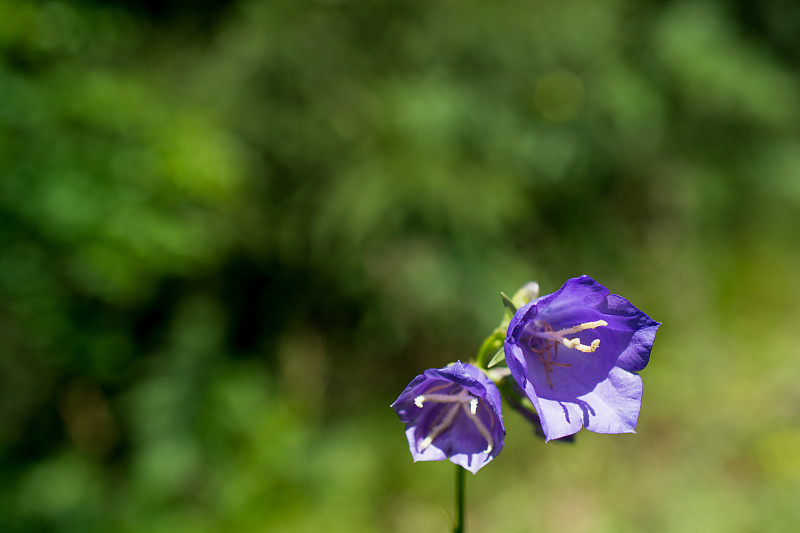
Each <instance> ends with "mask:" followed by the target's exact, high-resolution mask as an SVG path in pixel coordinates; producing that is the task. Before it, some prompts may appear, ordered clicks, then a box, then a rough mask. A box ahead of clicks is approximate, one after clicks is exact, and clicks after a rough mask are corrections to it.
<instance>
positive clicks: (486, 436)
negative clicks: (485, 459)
mask: <svg viewBox="0 0 800 533" xmlns="http://www.w3.org/2000/svg"><path fill="white" fill-rule="evenodd" d="M464 412H465V413H466V414H467V416H468V417H469V419H470V420H472V423H473V424H475V427H476V428H477V429H478V433H480V434H481V437H483V439H484V440H485V441H486V444H487V445H488V448H487V449H488V450H489V451H491V449H492V434H491V432H489V430H488V429H487V428H486V425H485V424H484V423H483V420H481V419H480V418H479V417H478V415H477V414H475V413H474V412H467V406H466V405H464ZM485 453H489V452H485Z"/></svg>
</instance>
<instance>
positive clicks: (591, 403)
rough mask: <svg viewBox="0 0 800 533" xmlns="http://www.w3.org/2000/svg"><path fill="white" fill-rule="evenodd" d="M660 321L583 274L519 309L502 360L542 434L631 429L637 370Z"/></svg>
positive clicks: (638, 395) (637, 399)
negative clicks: (520, 390)
mask: <svg viewBox="0 0 800 533" xmlns="http://www.w3.org/2000/svg"><path fill="white" fill-rule="evenodd" d="M659 325H660V324H659V323H658V322H656V321H654V320H653V319H651V318H650V317H649V316H647V315H646V314H644V313H642V312H641V311H639V310H638V309H637V308H636V307H634V306H633V305H631V303H630V302H628V301H627V300H626V299H624V298H622V297H621V296H617V295H615V294H609V291H608V289H606V288H605V287H603V286H602V285H600V284H599V283H597V282H596V281H594V280H593V279H592V278H590V277H589V276H581V277H579V278H573V279H570V280H568V281H567V282H566V283H565V284H564V286H563V287H561V289H559V290H558V291H557V292H554V293H552V294H548V295H545V296H541V297H539V298H537V299H535V300H533V301H532V302H530V303H528V304H526V305H524V306H522V307H520V308H519V309H518V310H517V312H516V313H515V314H514V317H513V318H512V319H511V323H510V324H509V326H508V332H507V334H506V340H505V345H504V348H505V359H506V363H507V364H508V368H509V370H510V371H511V375H512V376H513V377H514V379H515V381H516V382H517V384H518V385H519V386H520V387H521V388H522V389H523V390H524V391H525V395H526V396H527V397H528V399H529V400H530V401H531V403H532V404H533V407H534V409H536V412H537V413H538V415H539V422H540V423H541V427H542V431H543V432H544V435H545V438H546V440H552V439H558V438H561V437H565V436H567V435H572V434H574V433H577V432H578V431H579V430H580V429H581V427H586V428H587V429H588V430H590V431H594V432H596V433H635V431H636V422H637V420H638V418H639V409H640V407H641V403H642V380H641V378H640V377H639V375H638V374H637V373H636V372H638V371H639V370H642V369H643V368H644V367H645V366H646V365H647V362H648V360H649V359H650V350H651V349H652V347H653V341H654V340H655V336H656V330H657V329H658V326H659Z"/></svg>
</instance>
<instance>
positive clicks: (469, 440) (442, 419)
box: [392, 362, 506, 474]
mask: <svg viewBox="0 0 800 533" xmlns="http://www.w3.org/2000/svg"><path fill="white" fill-rule="evenodd" d="M392 407H393V408H394V410H395V411H396V412H397V415H398V416H399V417H400V420H401V421H402V422H404V423H405V425H406V437H407V438H408V446H409V448H410V450H411V455H412V457H413V458H414V461H441V460H444V459H450V461H452V462H453V463H455V464H457V465H461V466H463V467H464V468H466V469H467V470H469V471H470V472H472V473H473V474H474V473H476V472H477V471H478V470H479V469H480V468H481V467H482V466H483V465H485V464H486V463H488V462H489V461H491V460H492V459H494V458H495V457H496V456H497V454H499V453H500V450H502V448H503V443H504V438H505V434H506V431H505V428H504V427H503V415H502V412H501V403H500V391H499V390H497V386H496V385H495V384H494V382H492V380H491V379H489V378H488V377H486V375H485V374H484V373H483V372H482V371H481V370H480V369H479V368H477V367H475V366H472V365H470V364H463V363H461V362H457V363H454V364H452V365H450V366H448V367H445V368H438V369H437V368H431V369H429V370H426V371H425V372H424V373H423V374H422V375H420V376H417V377H416V378H414V380H413V381H412V382H411V383H409V384H408V386H407V387H406V389H405V390H404V391H403V393H402V394H400V397H399V398H397V400H396V401H395V402H394V403H393V404H392Z"/></svg>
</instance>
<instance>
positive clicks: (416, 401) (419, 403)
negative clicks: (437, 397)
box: [414, 394, 425, 409]
mask: <svg viewBox="0 0 800 533" xmlns="http://www.w3.org/2000/svg"><path fill="white" fill-rule="evenodd" d="M424 401H425V395H424V394H420V395H419V396H417V397H416V398H414V405H416V406H417V407H419V408H420V409H422V402H424Z"/></svg>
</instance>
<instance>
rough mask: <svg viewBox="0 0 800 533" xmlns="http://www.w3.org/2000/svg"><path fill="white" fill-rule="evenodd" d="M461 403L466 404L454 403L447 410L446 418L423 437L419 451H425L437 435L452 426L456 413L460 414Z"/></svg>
mask: <svg viewBox="0 0 800 533" xmlns="http://www.w3.org/2000/svg"><path fill="white" fill-rule="evenodd" d="M459 405H464V404H462V403H457V404H455V405H453V406H452V407H451V408H450V410H448V411H447V414H446V415H445V416H444V419H442V421H441V422H439V423H438V424H436V425H435V426H434V427H433V429H432V430H431V432H430V433H429V434H428V436H427V437H425V438H424V439H423V441H422V442H421V443H420V448H419V451H424V450H425V448H427V447H428V446H430V445H431V443H432V442H433V441H434V439H436V437H438V436H439V435H441V434H442V433H443V432H444V430H445V429H447V428H449V427H450V424H452V423H453V419H455V417H456V414H458V406H459Z"/></svg>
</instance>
